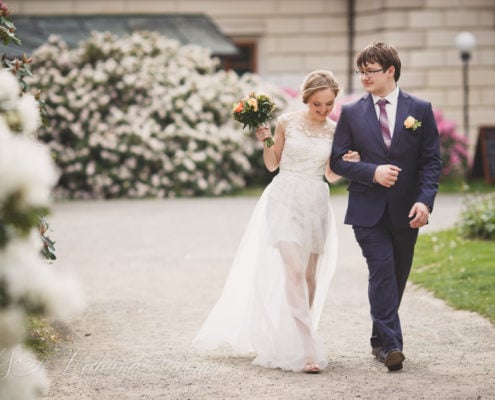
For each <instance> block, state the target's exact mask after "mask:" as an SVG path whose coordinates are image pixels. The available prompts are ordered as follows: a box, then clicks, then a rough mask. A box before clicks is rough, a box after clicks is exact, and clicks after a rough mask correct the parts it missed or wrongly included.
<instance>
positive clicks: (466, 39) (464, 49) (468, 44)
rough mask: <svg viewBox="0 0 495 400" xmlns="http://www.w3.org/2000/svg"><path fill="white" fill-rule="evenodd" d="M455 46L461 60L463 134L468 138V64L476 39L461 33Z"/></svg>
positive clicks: (470, 34) (469, 33)
mask: <svg viewBox="0 0 495 400" xmlns="http://www.w3.org/2000/svg"><path fill="white" fill-rule="evenodd" d="M455 45H456V47H457V48H458V49H459V51H460V54H461V60H462V84H463V98H464V104H463V107H464V108H463V110H464V111H463V114H464V134H465V135H466V139H468V138H469V85H468V64H469V60H470V59H471V52H472V51H473V49H474V48H475V46H476V38H475V37H474V35H473V34H472V33H471V32H461V33H459V34H457V36H456V38H455Z"/></svg>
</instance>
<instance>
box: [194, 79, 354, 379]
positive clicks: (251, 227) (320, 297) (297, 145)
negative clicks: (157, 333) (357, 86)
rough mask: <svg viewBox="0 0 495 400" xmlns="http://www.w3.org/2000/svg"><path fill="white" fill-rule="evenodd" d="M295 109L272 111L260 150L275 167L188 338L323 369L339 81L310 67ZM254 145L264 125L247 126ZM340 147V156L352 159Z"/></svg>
mask: <svg viewBox="0 0 495 400" xmlns="http://www.w3.org/2000/svg"><path fill="white" fill-rule="evenodd" d="M301 91H302V100H303V103H305V104H306V105H307V107H305V109H304V110H299V111H294V112H289V113H285V114H283V115H281V116H280V117H279V118H278V121H277V125H276V128H275V135H274V142H275V144H274V145H273V146H271V147H266V146H265V147H264V148H263V160H264V163H265V166H266V168H267V169H268V170H270V171H275V170H276V169H277V168H279V173H278V174H277V175H276V176H275V177H274V179H273V180H272V182H271V183H270V184H269V185H268V186H267V187H266V189H265V191H264V192H263V194H262V195H261V198H260V199H259V201H258V203H257V205H256V208H255V210H254V212H253V214H252V216H251V219H250V221H249V224H248V226H247V228H246V231H245V233H244V236H243V239H242V240H241V243H240V245H239V248H238V250H237V253H236V256H235V258H234V261H233V263H232V266H231V269H230V273H229V275H228V278H227V281H226V283H225V286H224V289H223V292H222V295H221V296H220V299H219V300H218V301H217V303H216V304H215V306H214V307H213V309H212V310H211V312H210V314H209V315H208V317H207V319H206V321H205V322H204V324H203V326H202V327H201V329H200V331H199V332H198V334H197V336H196V337H195V338H194V340H193V345H194V347H196V348H197V349H199V350H213V349H216V348H219V347H222V346H224V345H227V346H228V347H230V348H231V349H232V350H233V351H234V352H235V353H236V354H240V355H244V354H245V355H254V356H255V358H254V360H253V364H256V365H261V366H264V367H268V368H281V369H284V370H292V371H304V372H307V373H318V372H320V370H321V369H323V368H325V367H326V366H327V364H328V363H327V357H326V351H325V348H324V346H323V343H322V341H321V340H320V338H319V336H318V335H317V332H316V329H317V327H318V321H319V318H320V315H321V311H322V308H323V305H324V302H325V298H326V295H327V291H328V287H329V284H330V280H331V278H332V275H333V271H334V269H335V263H336V256H337V234H336V228H335V221H334V217H333V212H332V209H331V206H330V201H329V188H328V184H327V183H326V182H325V181H324V179H323V176H325V177H326V179H327V180H328V181H329V182H335V181H336V180H338V179H339V178H340V177H339V176H337V175H336V174H335V173H333V172H332V171H331V170H330V166H329V162H328V160H329V156H330V152H331V148H332V139H333V134H334V130H335V123H334V122H333V121H331V120H330V119H328V115H329V114H330V112H331V111H332V108H333V105H334V102H335V98H336V96H337V95H338V93H339V85H338V82H337V81H336V80H335V78H334V76H333V74H332V72H330V71H325V70H317V71H313V72H311V73H310V74H309V75H308V76H307V77H306V78H305V79H304V81H303V83H302V87H301ZM256 135H257V139H258V140H259V141H260V142H264V140H265V139H266V138H268V137H271V131H270V128H269V127H267V126H262V127H259V128H258V129H257V130H256ZM359 159H360V158H359V154H358V153H356V152H349V153H348V154H346V155H345V156H344V160H346V161H359Z"/></svg>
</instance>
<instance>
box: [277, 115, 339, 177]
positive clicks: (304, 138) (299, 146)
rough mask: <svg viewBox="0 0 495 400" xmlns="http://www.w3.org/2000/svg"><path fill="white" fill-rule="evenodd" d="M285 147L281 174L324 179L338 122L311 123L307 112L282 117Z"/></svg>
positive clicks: (280, 119) (328, 120)
mask: <svg viewBox="0 0 495 400" xmlns="http://www.w3.org/2000/svg"><path fill="white" fill-rule="evenodd" d="M279 122H280V124H281V125H282V127H284V129H285V144H284V150H283V152H282V159H281V160H280V171H281V172H282V171H286V172H293V173H297V174H303V175H308V176H317V177H322V176H323V175H324V174H325V166H326V162H327V160H328V158H329V157H330V152H331V149H332V140H333V134H334V132H335V122H333V121H332V120H330V119H327V120H326V121H313V120H310V119H309V117H308V116H307V114H306V111H294V112H289V113H285V114H283V115H281V116H280V117H279Z"/></svg>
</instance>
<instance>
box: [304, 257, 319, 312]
mask: <svg viewBox="0 0 495 400" xmlns="http://www.w3.org/2000/svg"><path fill="white" fill-rule="evenodd" d="M317 264H318V254H316V253H311V255H310V256H309V260H308V266H307V267H306V285H307V286H308V297H309V308H311V307H313V300H314V298H315V291H316V265H317Z"/></svg>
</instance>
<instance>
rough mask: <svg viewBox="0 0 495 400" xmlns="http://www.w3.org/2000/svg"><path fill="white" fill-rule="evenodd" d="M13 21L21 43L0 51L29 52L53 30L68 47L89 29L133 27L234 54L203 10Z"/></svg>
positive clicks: (118, 32)
mask: <svg viewBox="0 0 495 400" xmlns="http://www.w3.org/2000/svg"><path fill="white" fill-rule="evenodd" d="M12 22H13V23H14V25H15V26H16V28H17V36H18V37H19V38H20V39H21V40H22V44H21V45H20V46H17V45H15V44H11V45H10V46H3V45H0V54H4V53H5V54H7V55H8V56H14V57H15V56H22V54H27V55H30V54H31V53H32V52H33V50H35V49H36V48H37V47H39V46H40V45H42V44H43V43H45V42H46V41H47V39H48V37H49V36H50V35H52V34H54V35H58V36H60V37H61V38H62V39H63V40H64V41H65V42H67V44H68V45H69V46H71V47H74V46H76V45H77V44H78V43H79V42H80V41H81V40H84V39H86V38H88V37H89V36H90V34H91V32H92V31H100V32H110V33H113V34H115V35H118V36H123V35H126V34H131V33H132V32H135V31H143V30H146V31H157V32H159V33H160V34H162V35H165V36H167V37H170V38H172V39H176V40H178V41H179V42H181V43H182V44H189V43H190V44H197V45H200V46H203V47H207V48H209V49H211V51H212V53H213V54H214V55H233V54H237V52H238V51H237V48H236V47H235V45H234V44H233V43H232V42H231V40H230V39H229V38H228V37H226V36H225V35H224V34H223V33H222V32H220V30H219V29H218V28H217V26H216V25H215V24H214V23H213V22H212V20H211V19H210V18H209V17H208V16H206V15H204V14H119V15H106V14H105V15H56V16H40V15H36V16H30V15H17V16H15V15H13V16H12Z"/></svg>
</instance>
